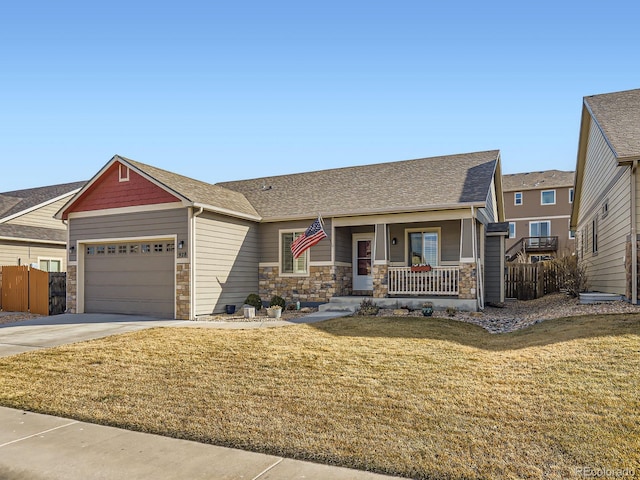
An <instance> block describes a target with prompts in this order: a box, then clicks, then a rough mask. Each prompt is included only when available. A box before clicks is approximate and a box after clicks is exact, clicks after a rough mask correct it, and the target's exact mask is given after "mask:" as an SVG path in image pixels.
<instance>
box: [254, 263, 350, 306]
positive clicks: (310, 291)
mask: <svg viewBox="0 0 640 480" xmlns="http://www.w3.org/2000/svg"><path fill="white" fill-rule="evenodd" d="M351 287H352V276H351V266H321V267H316V266H311V267H309V275H304V276H301V275H297V276H291V277H281V276H280V275H279V269H278V267H260V268H259V286H258V288H259V295H260V298H262V300H263V301H264V302H269V300H270V299H271V297H272V296H274V295H279V296H281V297H282V298H284V299H285V300H286V301H287V302H297V301H299V302H301V303H305V302H313V303H325V302H328V301H329V299H330V298H331V297H335V296H343V295H351V291H352V290H351Z"/></svg>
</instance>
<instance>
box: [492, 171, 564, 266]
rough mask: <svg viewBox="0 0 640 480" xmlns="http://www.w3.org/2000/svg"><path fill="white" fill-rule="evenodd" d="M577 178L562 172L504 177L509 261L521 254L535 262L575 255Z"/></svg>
mask: <svg viewBox="0 0 640 480" xmlns="http://www.w3.org/2000/svg"><path fill="white" fill-rule="evenodd" d="M573 179H574V172H566V171H561V170H545V171H541V172H526V173H514V174H508V175H503V177H502V188H503V191H504V214H505V221H507V222H509V238H508V240H507V245H506V247H507V252H506V255H507V258H508V259H509V260H515V259H516V257H517V256H518V255H520V256H521V257H522V258H526V259H527V261H528V262H531V263H533V262H537V261H539V260H547V259H550V258H556V257H559V256H563V255H572V254H573V253H574V252H575V239H574V235H573V232H572V231H571V229H570V228H569V223H570V218H571V207H572V204H573V193H574V190H573Z"/></svg>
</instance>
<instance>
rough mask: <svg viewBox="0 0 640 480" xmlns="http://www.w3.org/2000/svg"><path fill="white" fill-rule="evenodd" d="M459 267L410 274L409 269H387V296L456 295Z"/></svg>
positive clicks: (436, 268) (432, 269)
mask: <svg viewBox="0 0 640 480" xmlns="http://www.w3.org/2000/svg"><path fill="white" fill-rule="evenodd" d="M459 280H460V267H459V266H457V265H456V266H451V267H432V268H431V271H430V272H412V271H411V267H389V295H425V296H429V295H458V284H459Z"/></svg>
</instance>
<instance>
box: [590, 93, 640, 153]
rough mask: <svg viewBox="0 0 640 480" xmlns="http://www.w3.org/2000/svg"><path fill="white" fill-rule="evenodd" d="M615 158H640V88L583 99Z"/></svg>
mask: <svg viewBox="0 0 640 480" xmlns="http://www.w3.org/2000/svg"><path fill="white" fill-rule="evenodd" d="M584 102H585V104H586V106H587V108H588V109H589V110H590V111H591V113H592V115H593V117H594V118H595V120H596V122H597V123H598V125H599V126H600V128H601V129H602V131H603V133H604V135H605V136H606V138H607V140H608V141H609V144H610V145H611V147H612V148H613V150H614V153H615V154H616V157H617V158H618V159H619V160H621V159H625V158H629V157H638V156H640V89H636V90H627V91H624V92H614V93H605V94H601V95H592V96H589V97H584Z"/></svg>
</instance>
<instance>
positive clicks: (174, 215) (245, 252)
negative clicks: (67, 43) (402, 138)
mask: <svg viewBox="0 0 640 480" xmlns="http://www.w3.org/2000/svg"><path fill="white" fill-rule="evenodd" d="M501 178H502V177H501V169H500V156H499V152H498V151H497V150H496V151H488V152H478V153H469V154H462V155H451V156H444V157H435V158H425V159H419V160H408V161H401V162H393V163H383V164H376V165H366V166H358V167H347V168H340V169H332V170H323V171H316V172H308V173H300V174H295V175H282V176H276V177H268V178H259V179H253V180H244V181H238V182H225V183H221V184H217V185H211V184H208V183H204V182H201V181H198V180H194V179H190V178H186V177H183V176H181V175H177V174H175V173H171V172H167V171H165V170H161V169H158V168H155V167H152V166H149V165H145V164H142V163H139V162H135V161H133V160H129V159H126V158H124V157H120V156H117V155H116V156H114V157H113V158H112V159H111V160H110V161H109V162H108V163H107V164H106V165H105V166H104V167H103V168H102V169H101V170H100V171H99V172H98V173H97V174H96V175H95V176H94V177H93V178H92V179H91V180H90V181H89V183H88V184H87V185H86V186H85V187H84V188H83V189H82V190H81V191H80V192H79V193H78V194H76V196H75V197H74V198H73V199H72V200H71V201H70V202H68V203H67V204H66V205H65V206H64V207H63V208H61V209H60V211H59V212H58V214H57V216H58V218H61V219H64V220H66V221H68V225H69V252H68V254H69V257H68V258H69V267H68V276H67V286H68V295H67V306H68V308H69V309H70V310H71V311H75V312H119V313H147V314H154V315H158V316H163V317H175V318H180V319H192V318H195V317H197V316H200V315H207V314H211V313H217V312H223V311H224V310H225V305H230V304H233V305H241V304H242V303H243V302H244V299H245V298H246V297H247V295H248V294H249V293H256V292H258V293H259V294H260V296H261V298H262V299H263V301H268V300H269V299H270V298H271V296H272V295H276V294H277V295H280V296H282V297H284V298H285V299H286V300H288V301H291V302H295V301H300V302H301V303H302V304H318V303H324V302H327V301H328V300H329V299H330V298H331V297H334V296H349V295H355V294H363V295H369V296H373V297H375V298H386V297H390V296H391V297H398V298H401V297H420V298H432V297H433V298H436V297H437V298H442V299H447V300H448V301H450V302H453V304H456V305H457V306H458V307H459V308H464V309H470V310H475V309H477V308H478V306H479V305H480V306H481V305H482V302H483V301H484V292H483V286H484V285H483V281H482V280H483V276H482V275H478V272H482V271H483V268H484V267H483V261H484V243H485V228H486V226H487V225H489V224H490V223H493V222H498V221H503V220H504V213H503V205H502V198H503V197H502V185H501ZM318 215H321V216H322V218H323V220H324V228H325V230H326V232H327V234H328V238H326V239H323V240H322V241H320V243H318V244H317V245H315V246H314V247H312V248H311V249H310V250H307V251H306V252H305V253H304V254H303V255H302V256H300V257H299V258H298V259H295V260H294V259H293V257H292V255H291V251H290V248H289V246H290V244H291V242H292V240H293V239H294V238H295V237H296V236H297V235H298V234H300V233H302V232H304V231H305V229H306V228H307V227H308V226H309V225H310V224H311V223H312V222H313V221H314V220H315V219H316V218H317V217H318ZM426 263H428V264H430V265H431V266H432V271H431V272H428V274H425V272H412V271H411V265H412V264H426Z"/></svg>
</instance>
